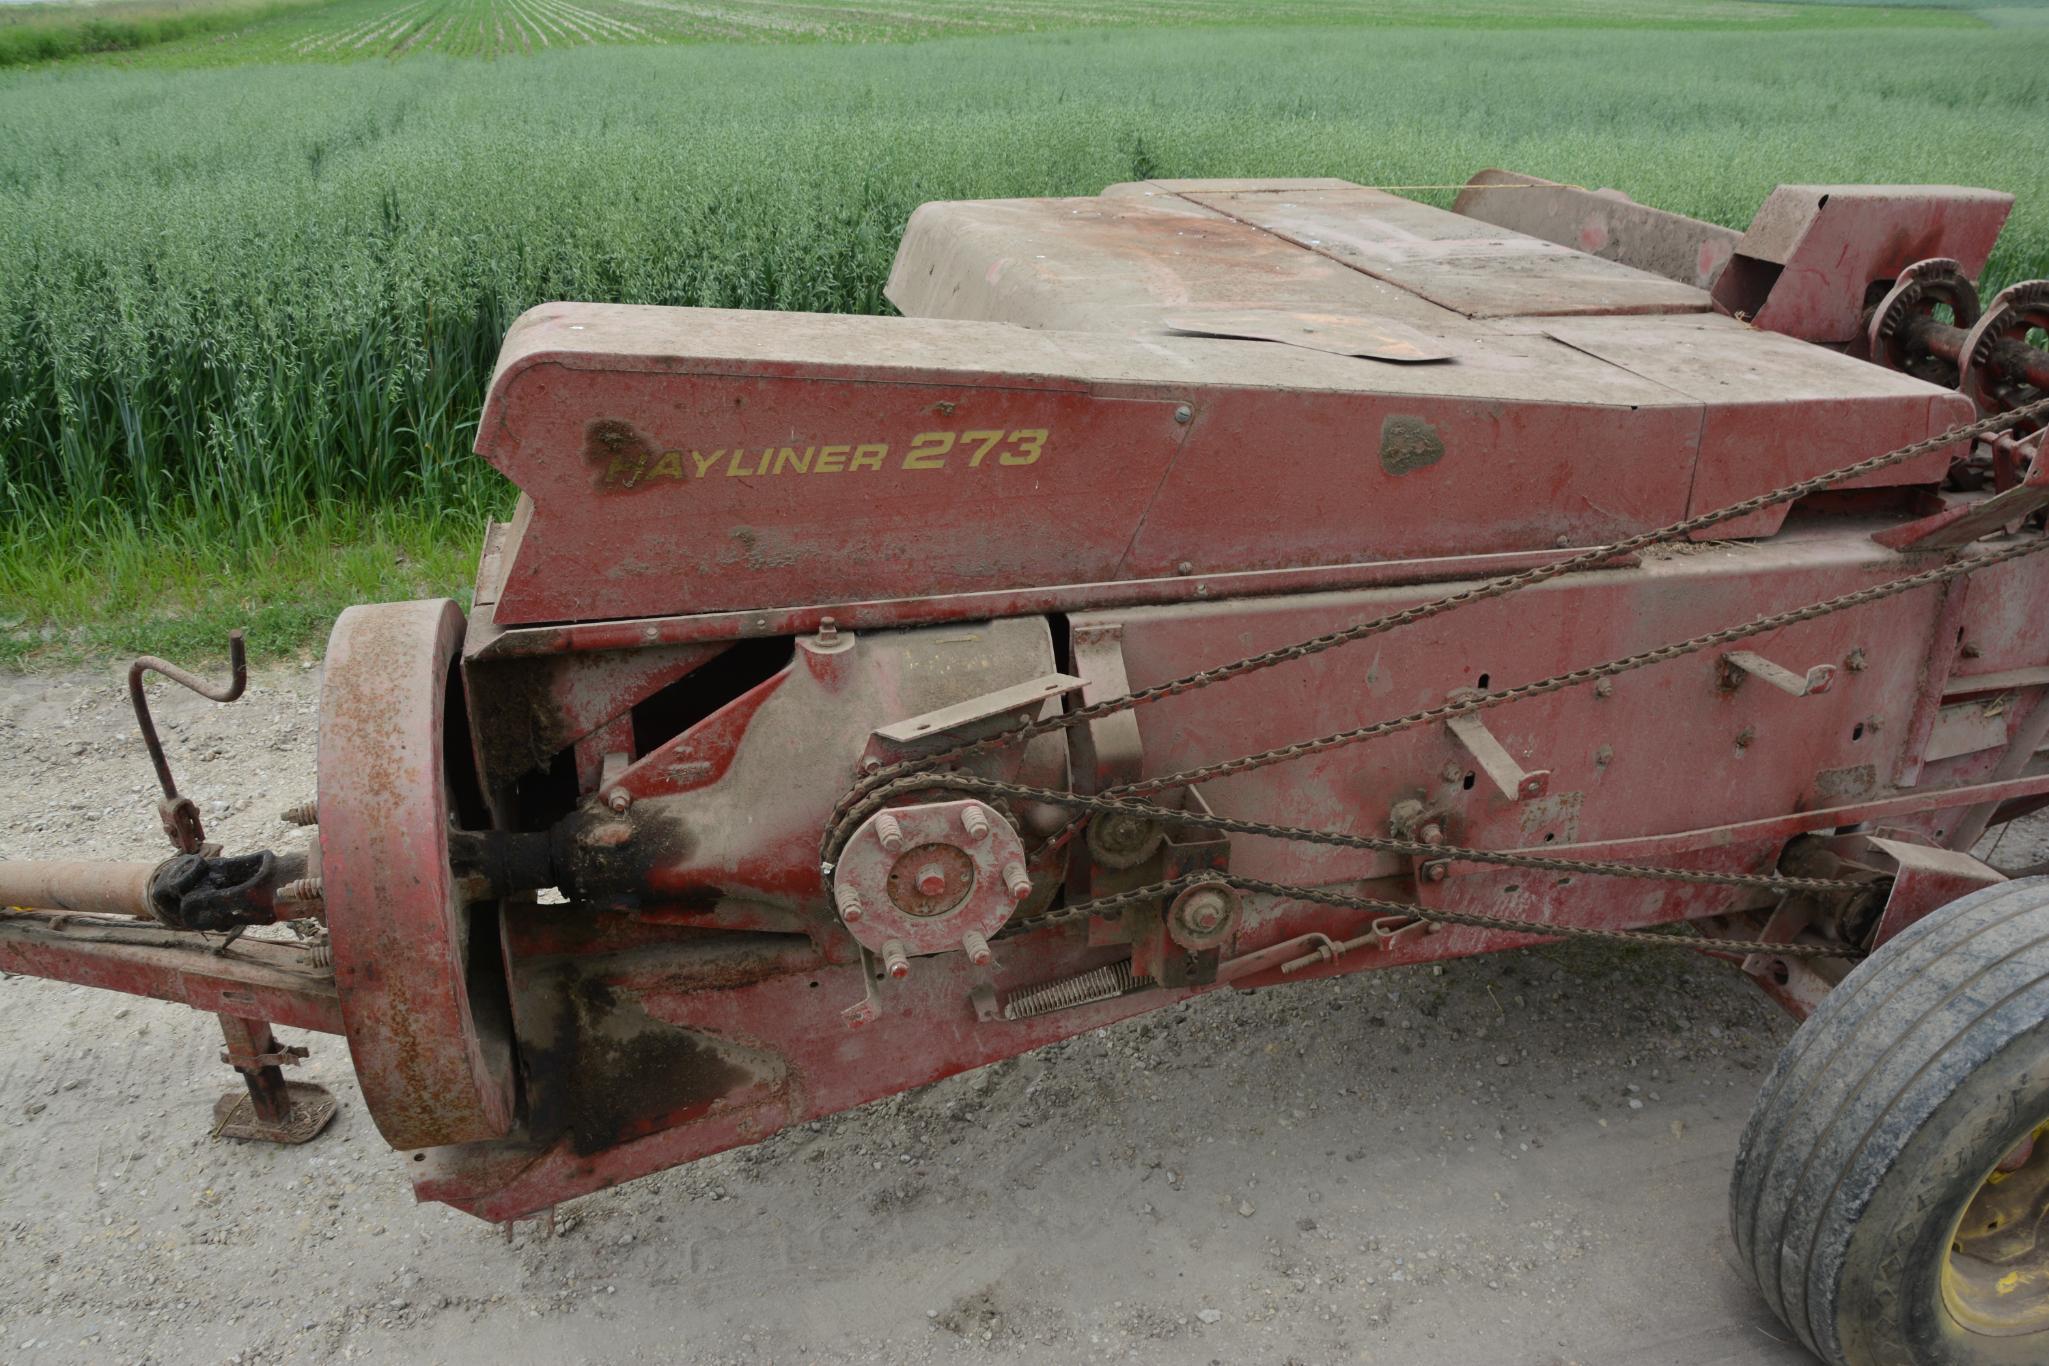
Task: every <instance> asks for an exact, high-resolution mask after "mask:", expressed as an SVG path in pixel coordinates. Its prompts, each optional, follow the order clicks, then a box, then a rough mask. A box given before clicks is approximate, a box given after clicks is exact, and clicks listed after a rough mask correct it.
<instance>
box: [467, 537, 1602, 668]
mask: <svg viewBox="0 0 2049 1366" xmlns="http://www.w3.org/2000/svg"><path fill="white" fill-rule="evenodd" d="M1573 553H1574V552H1572V551H1570V550H1537V551H1528V552H1514V553H1510V554H1503V555H1450V556H1432V557H1429V558H1426V559H1420V560H1383V561H1378V562H1374V563H1368V564H1340V565H1331V566H1328V567H1319V568H1314V569H1284V570H1272V571H1266V572H1258V573H1246V574H1197V573H1194V572H1193V571H1192V567H1191V572H1190V573H1188V574H1186V575H1177V576H1173V577H1169V578H1157V579H1133V580H1130V581H1129V582H1124V583H1089V584H1055V585H1050V586H1045V587H1037V588H1020V589H1015V590H1000V591H994V592H988V593H959V594H950V595H945V596H929V597H928V596H916V597H907V598H890V599H884V600H881V601H871V602H859V601H832V602H824V603H810V604H806V605H805V606H802V607H792V608H777V609H772V610H768V611H742V612H704V613H691V614H689V615H684V616H662V617H628V618H625V619H623V620H613V621H595V622H567V623H563V624H561V625H557V626H526V627H521V626H510V627H502V626H500V625H499V624H498V623H497V622H496V621H495V620H494V619H493V618H492V617H491V615H490V614H489V611H488V609H486V610H480V611H478V612H476V613H474V614H472V615H471V617H470V629H469V634H468V636H467V637H466V638H465V641H464V646H463V649H464V653H465V656H466V658H467V659H468V660H469V661H470V662H471V663H476V662H480V661H481V662H492V661H497V660H501V659H545V658H549V657H552V656H555V655H558V654H563V655H588V654H593V653H609V652H615V651H616V652H626V651H630V650H632V649H634V648H635V647H636V646H639V647H653V646H661V645H670V644H691V643H698V642H707V641H714V642H724V641H732V640H758V639H762V638H765V637H774V636H800V635H809V634H810V633H812V632H814V631H816V630H818V629H819V627H820V625H821V624H822V623H823V622H824V621H825V620H826V619H827V618H828V617H829V618H831V619H832V620H833V621H834V622H835V623H837V624H838V625H840V626H843V627H847V628H850V629H854V630H890V629H895V628H902V627H906V626H917V625H929V624H934V623H942V622H950V621H986V620H988V619H989V618H991V617H999V616H1013V615H1015V616H1030V615H1036V614H1042V613H1051V612H1068V611H1079V610H1084V609H1091V608H1104V607H1135V606H1141V605H1147V604H1158V603H1169V602H1222V601H1225V600H1227V599H1232V598H1242V597H1275V596H1281V595H1285V594H1289V593H1318V592H1327V591H1330V590H1333V589H1347V588H1362V587H1371V586H1375V585H1380V584H1390V583H1448V582H1452V581H1454V580H1458V579H1464V578H1471V577H1474V576H1476V575H1489V574H1504V573H1514V572H1516V571H1517V570H1521V569H1528V568H1530V567H1531V566H1533V565H1541V564H1554V563H1557V562H1558V561H1560V560H1563V559H1566V558H1567V557H1569V556H1570V555H1572V554H1573ZM1630 562H1632V561H1630V559H1629V557H1627V556H1621V557H1617V559H1616V560H1615V561H1614V564H1615V565H1616V566H1617V567H1620V566H1621V565H1623V564H1626V563H1630Z"/></svg>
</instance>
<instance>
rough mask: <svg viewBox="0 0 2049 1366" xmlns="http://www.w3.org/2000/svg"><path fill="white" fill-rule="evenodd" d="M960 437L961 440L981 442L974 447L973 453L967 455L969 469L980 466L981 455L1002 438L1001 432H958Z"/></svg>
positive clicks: (975, 468) (985, 453)
mask: <svg viewBox="0 0 2049 1366" xmlns="http://www.w3.org/2000/svg"><path fill="white" fill-rule="evenodd" d="M960 439H961V440H962V441H979V442H981V443H982V444H981V445H980V446H977V447H976V448H975V453H974V454H973V455H971V456H969V457H968V468H969V469H971V470H978V469H980V468H982V457H983V456H985V455H987V454H988V453H989V452H990V450H991V449H993V448H994V447H995V445H996V443H997V442H999V441H1001V440H1002V439H1003V433H1002V432H962V433H961V434H960Z"/></svg>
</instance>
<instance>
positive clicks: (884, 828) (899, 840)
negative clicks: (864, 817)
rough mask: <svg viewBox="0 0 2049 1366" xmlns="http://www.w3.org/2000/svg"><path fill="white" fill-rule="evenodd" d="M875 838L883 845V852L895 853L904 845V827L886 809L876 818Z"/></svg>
mask: <svg viewBox="0 0 2049 1366" xmlns="http://www.w3.org/2000/svg"><path fill="white" fill-rule="evenodd" d="M875 838H876V840H877V841H878V842H879V843H880V844H881V845H882V852H884V853H885V854H894V853H896V852H897V851H898V850H900V849H902V848H903V847H904V828H903V826H902V825H900V824H898V823H897V819H896V817H894V816H892V815H890V814H889V813H888V812H887V811H885V812H883V813H882V814H881V815H879V816H877V817H876V818H875Z"/></svg>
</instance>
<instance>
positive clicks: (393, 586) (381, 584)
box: [0, 509, 483, 668]
mask: <svg viewBox="0 0 2049 1366" xmlns="http://www.w3.org/2000/svg"><path fill="white" fill-rule="evenodd" d="M482 536H483V519H482V518H481V517H477V518H458V517H449V516H434V515H426V514H421V513H418V512H415V511H411V510H405V509H401V510H397V511H386V510H380V511H375V512H368V513H362V512H356V513H351V512H347V511H341V512H338V513H336V514H332V515H328V516H324V517H321V518H318V519H309V520H308V521H306V522H303V523H302V524H301V525H300V526H299V527H298V528H297V530H296V533H295V534H293V535H289V536H280V537H278V538H276V540H275V541H274V542H273V543H272V544H270V545H268V546H266V547H264V548H263V549H261V550H256V551H252V552H249V553H243V554H237V553H233V552H227V551H224V550H223V549H222V547H221V546H220V545H218V544H216V543H215V541H214V540H213V538H212V537H210V536H209V535H207V534H206V533H205V532H203V531H200V530H198V529H197V528H195V529H194V530H193V531H191V532H184V533H181V532H177V531H154V530H144V529H143V528H140V527H138V526H137V525H136V524H135V523H133V522H131V521H126V520H114V521H109V522H106V523H102V524H99V525H71V524H63V525H58V526H55V527H51V528H48V529H47V531H46V533H45V534H44V535H42V536H40V537H38V538H37V541H36V549H35V553H34V554H19V553H8V554H5V555H0V667H13V668H19V667H21V666H22V665H24V664H26V663H28V662H29V661H31V660H33V661H35V662H38V663H41V664H52V663H65V662H75V661H77V660H80V659H87V658H95V657H100V656H107V655H137V654H155V655H163V656H165V657H167V658H169V659H172V660H174V661H178V662H181V663H192V662H195V661H203V660H218V659H224V658H226V655H227V641H228V632H230V631H232V630H236V629H238V628H239V629H242V630H245V631H247V632H248V638H249V653H250V657H251V658H252V659H254V660H256V661H258V662H259V663H266V664H268V663H276V662H278V661H279V660H284V659H292V658H297V657H302V656H306V655H307V654H308V652H309V651H311V652H312V653H314V654H317V653H318V650H319V645H320V642H321V641H322V640H324V639H325V638H326V635H327V630H328V627H330V626H331V625H333V623H334V619H335V617H336V616H337V615H338V614H339V613H340V612H341V610H342V609H343V608H344V607H347V606H350V605H351V604H353V603H358V602H390V601H393V600H396V599H401V598H417V597H437V596H443V595H446V596H449V597H454V598H458V599H460V600H461V601H462V603H463V605H464V607H465V608H467V607H468V605H469V601H470V586H469V579H470V576H471V574H472V573H473V572H474V571H475V569H476V561H477V545H478V543H479V542H480V541H481V539H482ZM9 602H12V603H15V604H18V605H32V606H31V607H30V611H31V613H32V615H33V617H34V618H35V619H33V620H32V619H31V617H30V616H29V615H20V616H15V617H13V618H9V617H8V616H7V615H6V613H7V610H8V609H7V608H6V606H4V604H6V603H9ZM60 623H61V624H60Z"/></svg>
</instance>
